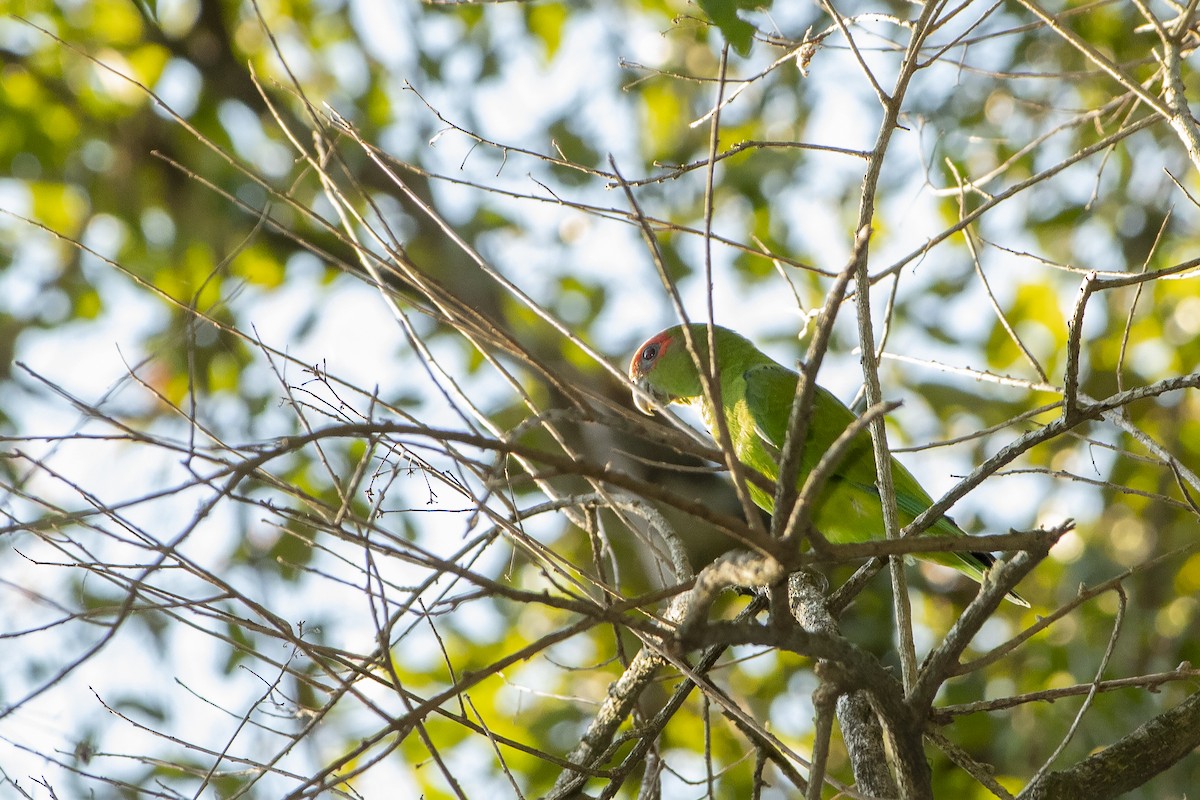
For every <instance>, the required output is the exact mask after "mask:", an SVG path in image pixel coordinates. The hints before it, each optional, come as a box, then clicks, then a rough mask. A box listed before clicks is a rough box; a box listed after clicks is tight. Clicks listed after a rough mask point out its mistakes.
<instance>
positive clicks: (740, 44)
mask: <svg viewBox="0 0 1200 800" xmlns="http://www.w3.org/2000/svg"><path fill="white" fill-rule="evenodd" d="M696 4H697V5H699V6H700V9H701V10H702V11H704V13H705V14H707V15H708V18H709V19H710V20H712V23H713V24H714V25H716V26H717V27H718V28H720V29H721V35H722V36H724V37H725V41H727V42H729V43H730V44H731V45H733V49H734V50H736V51H737V54H738V55H740V56H743V57H745V56H748V55H750V45H751V43H752V42H753V41H754V26H753V25H751V24H750V23H749V22H746V21H745V20H744V19H742V18H741V17H739V16H738V15H737V12H738V9H739V8H744V9H751V8H758V7H759V5H760V4H759V3H757V2H754V0H732V2H730V0H696Z"/></svg>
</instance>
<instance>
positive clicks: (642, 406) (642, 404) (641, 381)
mask: <svg viewBox="0 0 1200 800" xmlns="http://www.w3.org/2000/svg"><path fill="white" fill-rule="evenodd" d="M633 384H634V386H636V387H637V388H638V391H635V392H634V393H633V404H634V405H635V406H637V410H638V411H640V412H642V413H643V414H645V415H647V416H651V417H652V416H654V403H659V404H660V405H661V404H664V403H667V402H668V401H669V398H667V397H665V396H664V395H663V394H662V393H661V392H658V391H656V390H655V389H654V387H652V386H651V385H650V384H649V382H648V381H647V380H646V376H645V375H639V376H638V377H637V378H635V379H634V381H633ZM647 395H649V397H647ZM651 401H653V402H651Z"/></svg>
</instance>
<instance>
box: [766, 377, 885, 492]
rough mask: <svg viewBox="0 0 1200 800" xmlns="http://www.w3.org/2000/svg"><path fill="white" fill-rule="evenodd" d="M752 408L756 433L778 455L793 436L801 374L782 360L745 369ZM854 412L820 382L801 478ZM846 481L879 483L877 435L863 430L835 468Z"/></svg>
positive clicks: (822, 453)
mask: <svg viewBox="0 0 1200 800" xmlns="http://www.w3.org/2000/svg"><path fill="white" fill-rule="evenodd" d="M744 377H745V380H746V408H747V410H748V411H749V412H750V416H751V418H752V419H753V420H754V428H755V432H756V433H757V434H758V435H759V437H760V438H761V439H762V440H763V442H764V444H766V445H767V446H768V447H769V449H770V450H771V451H772V453H773V454H774V455H775V457H776V458H778V457H779V454H780V453H781V452H782V450H783V442H784V438H785V437H786V436H787V422H788V415H789V414H790V413H791V410H792V401H793V400H794V399H795V396H796V384H797V383H798V382H799V379H800V376H799V375H797V374H796V373H795V372H793V371H792V370H790V369H787V368H786V367H782V366H780V365H778V364H757V365H755V366H753V367H750V368H749V369H748V370H746V372H745V375H744ZM854 419H855V417H854V412H853V411H851V410H850V409H848V408H846V406H844V405H842V403H841V401H840V400H838V399H837V398H836V397H834V396H833V395H832V394H831V393H830V392H828V391H827V390H825V389H823V388H821V387H820V386H818V387H817V391H816V395H815V396H814V398H813V411H812V419H811V420H810V421H809V425H808V437H807V439H806V440H805V446H804V454H803V457H802V458H801V462H800V475H801V478H803V477H804V476H807V475H808V473H809V472H810V471H811V470H812V468H813V467H815V466H816V465H817V462H818V461H820V460H821V456H822V455H824V454H825V451H826V450H828V449H829V448H830V447H832V446H833V443H834V441H835V440H836V439H837V438H838V437H839V436H841V435H842V432H843V431H844V430H846V428H848V427H850V425H851V423H853V422H854ZM834 475H835V476H837V478H838V479H840V480H846V481H851V482H853V483H855V484H860V485H862V486H863V487H864V488H866V487H870V489H871V490H872V491H874V488H875V462H874V459H873V457H872V454H871V436H870V434H869V433H867V432H866V431H862V432H861V433H860V434H859V435H858V436H856V437H855V439H854V443H853V444H852V445H851V447H850V449H849V450H848V451H847V453H846V457H845V458H844V459H843V460H842V463H841V464H839V465H838V467H837V469H835V470H834Z"/></svg>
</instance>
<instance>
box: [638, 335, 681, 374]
mask: <svg viewBox="0 0 1200 800" xmlns="http://www.w3.org/2000/svg"><path fill="white" fill-rule="evenodd" d="M674 341H675V338H674V336H672V335H671V331H670V330H665V331H662V332H660V333H656V334H655V335H654V336H651V337H650V338H649V339H647V340H646V341H644V342H642V346H641V347H639V348H638V349H637V351H636V352H635V353H634V354H633V360H632V361H630V362H629V374H630V376H631V377H632V376H635V375H638V374H640V373H643V372H644V371H645V370H646V369H647V368H649V367H651V366H653V364H654V362H656V361H657V360H658V359H659V358H662V355H663V354H664V353H666V352H667V349H668V348H670V346H671V344H672V343H673V342H674Z"/></svg>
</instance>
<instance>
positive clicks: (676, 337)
mask: <svg viewBox="0 0 1200 800" xmlns="http://www.w3.org/2000/svg"><path fill="white" fill-rule="evenodd" d="M691 333H692V343H693V345H694V346H695V347H696V348H697V349H698V351H699V353H700V354H701V357H704V354H705V353H707V352H708V346H707V344H708V332H707V329H706V328H705V326H704V325H699V324H694V325H692V329H691ZM718 352H719V351H718ZM629 380H631V381H633V383H634V384H635V385H636V386H637V387H638V388H639V389H641V390H642V391H643V392H645V393H646V394H647V395H649V396H650V397H652V398H654V400H655V401H657V402H658V403H661V404H669V403H690V402H692V401H694V400H696V399H697V398H699V397H700V396H701V395H702V394H703V391H704V390H703V389H702V388H701V386H700V374H699V372H697V370H696V364H695V362H694V361H693V360H692V356H691V354H690V353H689V352H688V347H687V340H685V339H684V336H683V326H682V325H676V326H675V327H674V328H667V329H666V330H665V331H662V332H661V333H658V334H655V335H654V336H651V337H650V338H649V339H647V340H646V342H645V343H644V344H643V345H642V346H641V347H639V348H638V349H637V352H636V353H634V354H633V361H631V362H630V364H629ZM633 403H634V405H636V406H637V407H638V410H639V411H641V412H642V413H643V414H653V413H654V406H653V405H652V404H651V403H650V402H648V401H647V400H646V398H645V397H644V396H642V395H641V394H640V393H638V392H634V393H633Z"/></svg>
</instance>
